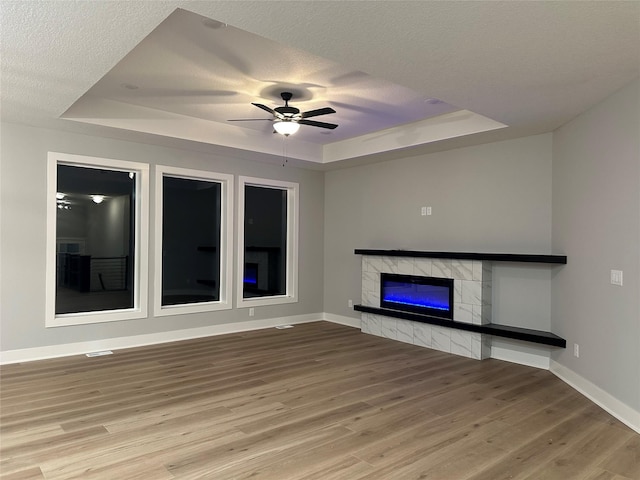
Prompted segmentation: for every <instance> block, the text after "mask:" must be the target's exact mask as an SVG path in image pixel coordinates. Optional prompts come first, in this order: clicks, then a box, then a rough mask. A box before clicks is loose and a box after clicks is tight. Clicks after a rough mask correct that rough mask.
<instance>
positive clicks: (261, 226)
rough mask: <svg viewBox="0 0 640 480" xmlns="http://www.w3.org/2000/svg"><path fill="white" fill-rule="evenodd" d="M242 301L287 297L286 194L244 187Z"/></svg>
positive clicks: (281, 191) (280, 190)
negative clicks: (278, 296) (279, 296)
mask: <svg viewBox="0 0 640 480" xmlns="http://www.w3.org/2000/svg"><path fill="white" fill-rule="evenodd" d="M244 195H245V198H244V272H243V298H251V297H268V296H274V295H285V294H286V293H287V278H286V273H287V191H286V190H282V189H278V188H268V187H258V186H253V185H251V186H250V185H247V186H245V191H244Z"/></svg>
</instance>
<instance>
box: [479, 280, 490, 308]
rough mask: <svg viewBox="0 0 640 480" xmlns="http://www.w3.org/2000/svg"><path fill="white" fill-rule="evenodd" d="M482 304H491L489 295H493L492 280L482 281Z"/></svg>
mask: <svg viewBox="0 0 640 480" xmlns="http://www.w3.org/2000/svg"><path fill="white" fill-rule="evenodd" d="M480 285H481V287H480V288H481V289H482V304H483V305H491V303H492V301H491V297H492V296H493V283H492V282H482V283H481V284H480Z"/></svg>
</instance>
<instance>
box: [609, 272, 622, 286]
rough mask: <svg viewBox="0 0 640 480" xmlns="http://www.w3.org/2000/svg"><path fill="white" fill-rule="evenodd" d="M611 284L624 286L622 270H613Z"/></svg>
mask: <svg viewBox="0 0 640 480" xmlns="http://www.w3.org/2000/svg"><path fill="white" fill-rule="evenodd" d="M611 285H619V286H622V270H611Z"/></svg>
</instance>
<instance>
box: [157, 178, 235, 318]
mask: <svg viewBox="0 0 640 480" xmlns="http://www.w3.org/2000/svg"><path fill="white" fill-rule="evenodd" d="M232 188H233V176H231V175H223V174H219V173H212V172H205V171H198V170H190V169H184V168H175V167H166V166H159V167H158V168H157V169H156V235H155V237H156V263H155V265H156V272H155V292H156V295H155V304H154V305H155V309H154V310H155V314H156V315H175V314H183V313H195V312H206V311H212V310H222V309H228V308H231V302H230V298H231V295H230V294H229V289H230V285H231V268H230V264H231V260H230V259H231V258H233V250H232V223H231V220H232V213H233V205H232V201H231V199H232V198H233V197H232Z"/></svg>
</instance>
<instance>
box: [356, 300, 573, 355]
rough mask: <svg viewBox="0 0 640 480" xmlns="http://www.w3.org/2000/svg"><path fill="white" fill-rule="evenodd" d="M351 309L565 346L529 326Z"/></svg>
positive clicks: (554, 345)
mask: <svg viewBox="0 0 640 480" xmlns="http://www.w3.org/2000/svg"><path fill="white" fill-rule="evenodd" d="M353 309H354V310H356V311H358V312H363V313H371V314H374V315H384V316H385V317H395V318H401V319H403V320H411V321H414V322H422V323H428V324H431V325H438V326H441V327H447V328H453V329H456V330H466V331H467V332H476V333H485V334H487V335H493V336H495V337H504V338H511V339H514V340H523V341H525V342H532V343H538V344H541V345H550V346H553V347H561V348H567V341H566V340H565V339H564V338H562V337H559V336H557V335H555V334H553V333H551V332H544V331H541V330H532V329H530V328H521V327H510V326H507V325H498V324H495V323H487V324H484V325H474V324H471V323H462V322H454V321H453V320H446V319H443V318H437V317H429V316H427V315H420V314H417V313H410V312H401V311H399V310H389V309H387V308H376V307H367V306H365V305H354V306H353Z"/></svg>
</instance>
